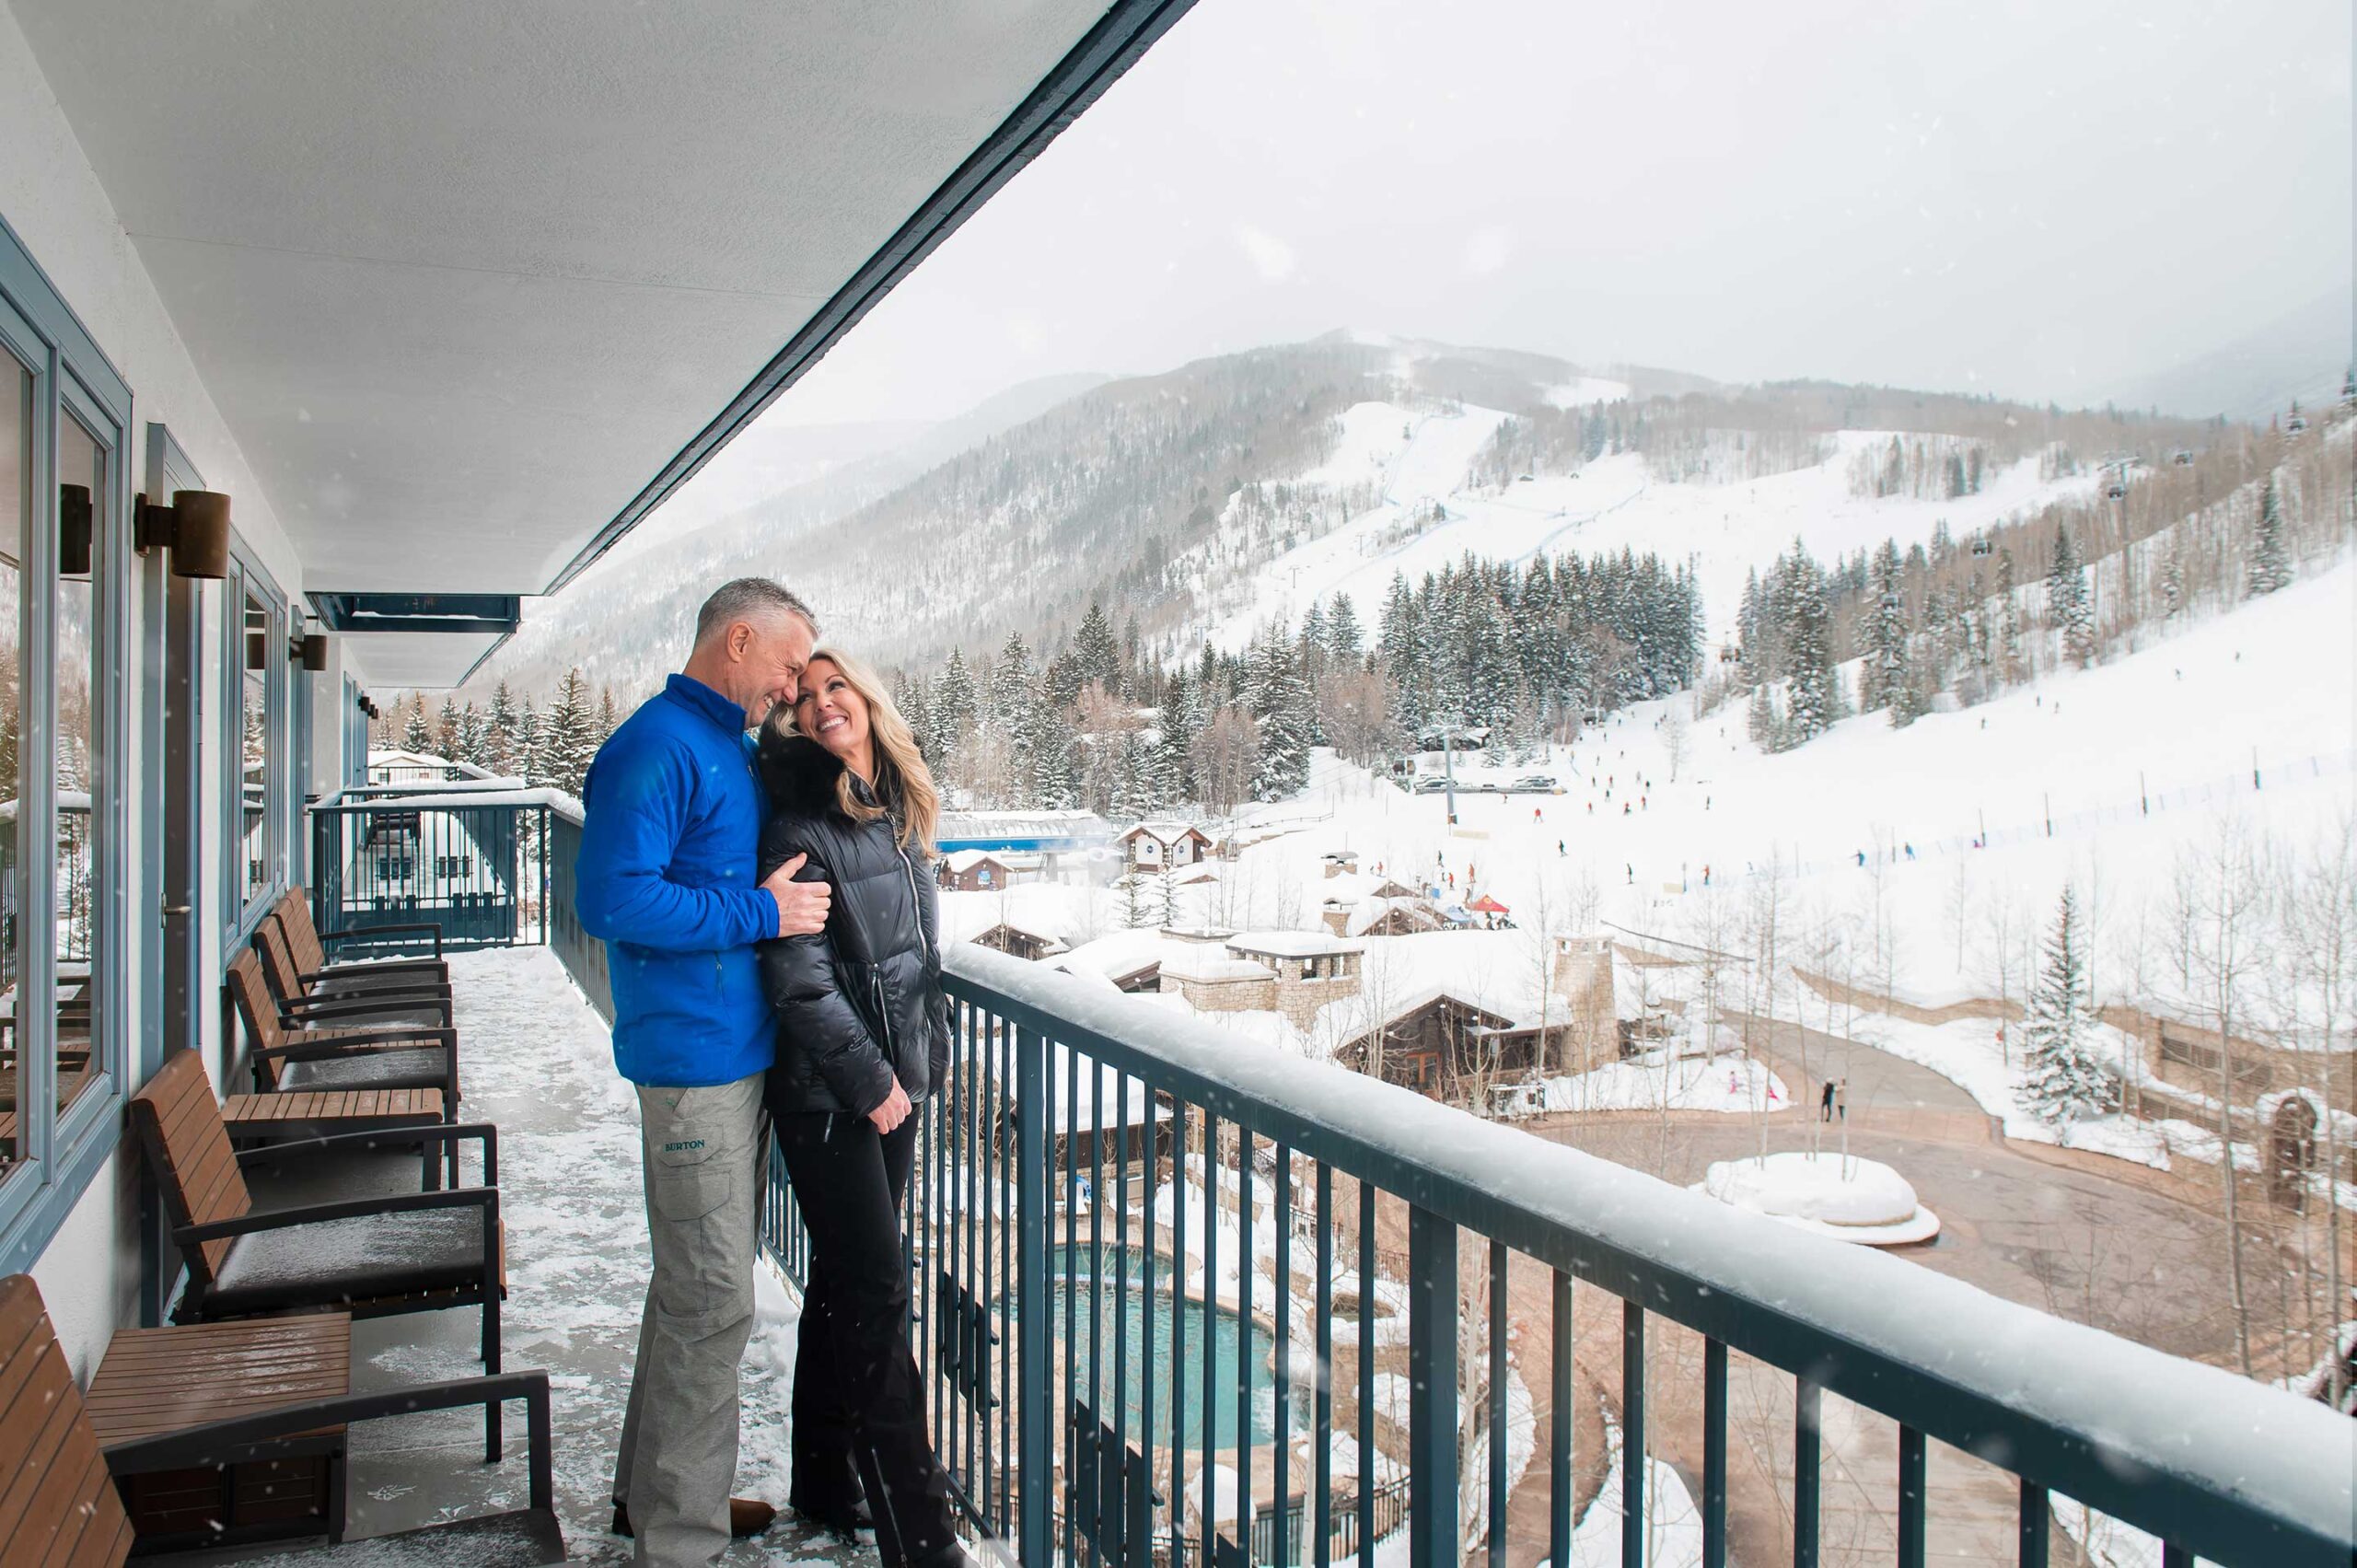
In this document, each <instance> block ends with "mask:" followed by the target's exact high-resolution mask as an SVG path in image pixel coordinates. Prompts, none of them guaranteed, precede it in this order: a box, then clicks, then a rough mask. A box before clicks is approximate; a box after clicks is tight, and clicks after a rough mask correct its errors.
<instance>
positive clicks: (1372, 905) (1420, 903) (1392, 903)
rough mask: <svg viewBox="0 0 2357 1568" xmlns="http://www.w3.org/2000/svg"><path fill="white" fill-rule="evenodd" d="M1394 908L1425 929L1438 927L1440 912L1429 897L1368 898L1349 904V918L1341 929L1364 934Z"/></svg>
mask: <svg viewBox="0 0 2357 1568" xmlns="http://www.w3.org/2000/svg"><path fill="white" fill-rule="evenodd" d="M1395 910H1396V911H1398V912H1399V913H1400V914H1401V915H1403V916H1404V917H1406V918H1407V919H1409V920H1411V921H1413V922H1414V923H1416V924H1417V925H1419V926H1421V927H1422V928H1423V929H1425V930H1428V931H1436V930H1438V929H1439V928H1440V923H1441V921H1440V912H1439V911H1438V910H1436V909H1434V908H1433V904H1432V900H1430V899H1422V898H1404V899H1383V898H1369V899H1361V900H1359V901H1358V902H1357V903H1355V904H1353V905H1352V906H1351V912H1350V918H1349V919H1348V920H1347V921H1345V922H1344V923H1343V927H1342V929H1343V930H1344V931H1345V932H1346V933H1348V934H1349V935H1353V936H1364V935H1366V934H1367V933H1368V932H1370V931H1372V930H1374V929H1375V928H1376V926H1378V925H1381V924H1382V923H1384V921H1385V920H1386V919H1387V918H1388V917H1389V916H1390V915H1391V913H1392V912H1393V911H1395Z"/></svg>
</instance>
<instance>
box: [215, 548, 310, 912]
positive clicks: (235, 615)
mask: <svg viewBox="0 0 2357 1568" xmlns="http://www.w3.org/2000/svg"><path fill="white" fill-rule="evenodd" d="M222 587H223V588H224V589H225V590H226V591H225V592H224V594H223V596H222V607H223V608H222V615H221V620H222V647H221V660H222V676H223V695H224V698H225V700H224V701H223V703H222V704H221V709H222V714H221V730H220V737H221V752H222V759H221V760H222V766H221V795H222V810H221V819H222V820H221V829H222V841H221V842H222V846H223V854H222V857H221V858H222V863H223V876H222V879H221V894H222V902H221V908H222V910H223V912H224V922H223V930H222V940H223V942H224V943H225V944H226V952H227V953H230V954H235V953H237V952H238V951H239V950H241V949H242V948H243V947H245V945H246V944H247V943H248V942H249V941H250V940H251V939H252V936H253V933H254V927H255V926H257V925H259V924H261V917H262V916H263V915H264V914H265V913H267V912H269V910H270V907H271V905H272V904H273V903H275V902H276V901H277V900H278V898H279V895H281V894H282V893H284V892H285V891H286V889H287V888H288V887H289V886H290V885H291V881H292V877H291V875H290V872H289V869H288V868H289V867H290V866H291V865H292V864H293V858H292V846H293V843H294V837H295V833H294V825H295V813H296V809H297V807H299V797H298V796H296V791H295V788H294V782H295V781H294V776H293V772H292V764H293V761H294V759H293V746H294V723H293V713H292V709H293V705H294V704H293V699H294V689H293V682H292V680H291V679H289V676H288V667H289V665H290V663H291V662H292V661H291V660H290V659H289V658H288V657H287V635H286V627H287V624H288V617H289V615H290V614H291V612H292V601H291V600H290V599H288V598H287V597H286V595H285V593H284V591H282V590H281V589H280V587H279V586H278V580H277V579H276V578H274V577H273V576H272V575H271V574H270V568H269V567H267V566H264V565H263V564H262V563H261V558H260V557H259V556H257V555H256V554H255V553H254V552H253V551H252V550H251V548H250V547H249V546H248V545H247V543H246V541H245V540H244V538H243V537H242V536H240V535H238V534H237V533H236V532H235V531H234V530H233V531H232V532H231V534H230V539H229V577H228V580H227V581H226V583H224V584H223V585H222ZM248 599H252V600H253V601H254V602H255V603H256V604H258V605H260V606H261V610H262V619H263V626H262V655H263V657H262V672H261V675H262V807H261V820H262V838H261V855H262V879H261V888H260V889H259V890H258V891H256V892H255V893H254V895H253V897H251V898H250V899H249V898H248V897H247V896H246V821H245V798H246V792H245V780H246V732H245V725H246V676H247V674H248V671H247V668H246V601H247V600H248Z"/></svg>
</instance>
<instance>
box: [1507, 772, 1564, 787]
mask: <svg viewBox="0 0 2357 1568" xmlns="http://www.w3.org/2000/svg"><path fill="white" fill-rule="evenodd" d="M1514 787H1515V788H1516V789H1553V788H1554V787H1555V776H1554V775H1553V774H1552V773H1525V774H1523V775H1522V777H1520V778H1518V779H1516V780H1515V781H1514Z"/></svg>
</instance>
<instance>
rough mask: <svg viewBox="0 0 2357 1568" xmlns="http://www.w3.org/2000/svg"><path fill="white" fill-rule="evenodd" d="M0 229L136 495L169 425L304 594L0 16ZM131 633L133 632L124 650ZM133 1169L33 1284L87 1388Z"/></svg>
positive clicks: (82, 1213)
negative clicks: (73, 352)
mask: <svg viewBox="0 0 2357 1568" xmlns="http://www.w3.org/2000/svg"><path fill="white" fill-rule="evenodd" d="M0 218H5V219H6V222H7V224H8V226H9V227H11V228H13V229H14V230H15V231H16V234H17V238H18V239H19V240H20V241H21V242H22V243H23V244H24V246H25V248H26V249H27V250H29V251H30V252H31V254H32V256H33V258H34V260H35V261H37V262H38V263H39V264H40V265H41V269H42V271H43V272H45V273H47V274H48V276H49V279H50V281H51V283H52V285H54V286H55V288H56V290H57V292H58V293H59V294H60V295H61V296H63V297H64V300H65V302H66V304H67V305H68V306H69V307H70V308H72V309H73V310H74V312H75V315H76V316H78V317H79V318H80V319H81V321H82V323H83V325H84V326H85V327H86V328H87V330H88V331H89V333H90V335H91V337H92V338H93V339H94V340H95V341H96V342H97V343H98V345H99V350H100V352H102V353H103V354H106V356H107V357H108V359H109V360H110V362H111V363H112V364H113V366H115V368H116V369H117V370H118V371H119V372H120V373H121V374H122V377H123V379H124V380H125V381H126V382H127V383H128V384H129V385H130V387H131V389H132V395H133V400H134V401H133V410H132V412H133V420H134V428H133V430H132V431H131V433H130V442H131V459H132V461H131V470H130V471H131V474H132V481H133V483H134V485H137V484H139V483H140V482H142V481H143V479H144V469H145V435H146V426H147V424H149V423H151V422H158V423H161V424H165V425H167V426H168V428H169V429H170V430H171V432H172V435H173V436H174V438H175V439H176V440H177V441H178V442H179V443H180V447H181V449H182V450H184V451H185V452H186V453H187V454H188V456H189V457H190V459H192V461H193V462H194V463H195V464H196V466H197V468H198V470H199V471H201V472H202V473H203V476H204V482H205V483H206V485H207V486H208V487H209V488H212V489H215V490H220V491H226V492H227V493H228V494H229V495H230V496H231V497H232V502H231V506H232V516H233V517H234V518H235V522H236V526H237V529H238V534H239V535H240V536H241V537H242V538H243V539H244V540H245V541H246V543H247V545H248V546H249V547H250V549H251V550H252V551H253V552H255V553H256V554H257V555H258V556H260V557H261V560H262V561H263V562H264V563H265V564H266V565H267V566H268V568H269V570H270V571H271V573H272V574H273V575H274V576H275V577H276V578H277V579H278V582H279V585H280V587H283V588H284V589H285V590H286V591H287V592H289V593H299V592H300V591H301V589H302V587H303V584H302V574H301V571H300V567H299V563H297V561H296V557H295V553H294V551H293V549H292V547H291V546H290V544H289V543H288V540H287V538H286V535H285V532H284V529H283V528H281V527H280V524H279V519H278V517H277V516H276V514H275V513H274V512H273V509H272V506H271V503H270V497H269V496H268V495H266V494H264V493H263V491H262V489H261V485H260V483H259V482H257V481H256V480H255V478H254V476H253V473H252V470H251V469H250V467H249V465H248V463H247V461H246V459H245V455H244V454H243V453H242V452H241V451H239V450H238V444H237V442H236V440H235V439H234V438H233V437H232V436H230V434H229V431H228V428H227V426H226V424H224V423H223V421H222V418H221V415H220V412H219V411H218V410H217V409H216V408H215V404H214V401H213V399H212V397H211V396H210V394H209V393H208V392H207V391H206V389H205V387H204V384H203V380H202V379H201V378H200V377H199V376H198V374H197V370H196V366H194V364H193V363H192V361H191V360H190V358H189V354H188V352H187V349H186V347H185V345H184V344H183V343H181V340H180V333H179V332H178V331H176V330H175V328H174V327H173V324H172V321H171V319H170V318H169V317H168V315H167V314H166V312H165V309H164V307H163V303H162V301H161V299H160V298H159V297H158V296H157V292H156V289H155V286H154V285H153V283H152V282H151V281H150V279H149V277H148V274H147V272H146V270H145V267H144V266H142V264H141V262H140V260H139V256H138V253H137V251H136V250H134V248H133V245H132V242H131V239H130V238H129V237H128V236H127V235H125V234H124V232H123V230H122V225H121V223H120V222H119V221H118V220H117V218H116V215H115V212H114V209H113V206H112V204H111V203H110V202H109V201H108V199H107V194H106V192H105V191H104V189H103V188H102V187H101V186H100V185H99V180H98V177H97V175H96V174H95V173H94V172H93V171H92V169H91V168H90V165H89V162H88V160H87V158H86V157H84V156H83V152H82V149H81V145H80V144H79V142H78V141H77V140H76V139H75V134H74V132H73V128H72V127H71V126H70V125H69V124H68V123H67V122H66V121H65V118H64V114H63V112H62V111H61V110H60V109H59V107H58V103H57V100H56V98H55V96H54V95H53V94H52V92H51V90H50V87H49V84H48V83H47V81H46V80H45V79H44V78H43V77H42V75H41V69H40V66H39V64H38V62H37V61H36V60H35V59H34V58H33V55H32V52H31V51H30V49H29V46H28V45H27V43H26V41H25V37H24V34H23V33H22V31H21V30H20V29H18V27H17V22H16V19H15V17H13V16H12V15H11V14H10V13H9V11H8V10H7V9H6V6H5V5H0ZM204 598H205V599H206V601H207V603H206V606H205V611H206V636H205V640H204V646H205V681H206V685H205V701H206V703H207V704H208V710H207V711H208V713H214V714H217V713H218V712H219V711H220V709H219V707H218V705H217V704H218V703H220V701H221V697H222V693H223V691H224V688H223V684H222V683H223V681H224V680H225V679H226V678H227V677H228V676H229V675H230V674H231V673H232V672H230V671H227V670H225V669H224V668H222V660H221V657H220V653H219V649H220V647H221V641H222V638H221V620H220V617H221V616H222V615H223V613H224V606H223V604H222V598H223V592H222V589H221V588H220V587H215V586H211V585H208V586H207V587H206V588H205V590H204ZM135 614H136V609H135V607H134V615H135ZM138 635H139V629H138V628H137V627H136V626H134V628H133V638H134V643H133V645H134V647H135V646H137V641H136V639H137V637H138ZM138 684H139V683H138V682H137V681H135V680H134V682H133V686H134V698H133V700H134V714H133V715H132V726H131V732H132V736H133V744H134V748H136V747H137V745H138V744H139V738H140V735H141V733H142V730H141V721H140V715H139V714H138V712H137V711H136V705H137V704H138V703H140V702H142V701H143V700H145V699H146V698H147V697H148V696H149V695H151V694H149V693H144V692H141V691H138V690H137V688H138ZM330 743H331V744H332V737H331V738H330ZM220 746H221V737H220V735H219V731H218V726H217V725H216V724H215V723H213V722H210V721H208V722H207V724H206V726H205V733H204V747H205V759H204V767H203V778H204V780H205V786H204V787H205V795H206V798H205V800H204V801H203V813H204V814H203V817H202V818H201V819H200V820H201V825H202V826H201V830H202V832H203V844H204V859H205V864H204V876H203V899H204V901H205V905H206V907H203V908H202V909H201V910H200V912H199V914H198V919H199V921H200V923H201V929H203V932H204V933H205V948H206V950H205V953H204V965H205V967H204V969H203V970H202V971H201V972H203V973H208V974H209V973H217V972H218V967H219V960H220V957H221V951H220V949H221V935H220V933H221V930H222V925H223V921H224V918H225V917H224V914H223V912H222V910H221V908H220V902H221V899H222V893H221V889H222V886H223V881H224V876H225V873H224V870H223V865H222V856H223V854H225V853H227V851H226V846H224V845H222V844H221V843H220V842H218V841H219V837H220V834H219V831H218V828H217V824H218V823H219V822H220V821H221V811H222V807H223V800H222V796H221V789H222V785H221V782H220V781H221V778H222V775H223V768H222V767H221V765H220V761H221V759H220V756H219V748H220ZM159 765H160V759H154V760H150V759H144V758H141V757H138V756H136V755H134V757H133V758H132V759H131V760H130V768H129V772H128V777H129V778H130V779H131V780H132V781H133V788H134V818H136V816H137V815H138V814H139V813H141V812H144V811H147V810H156V809H160V808H161V807H160V803H159V802H157V800H156V799H155V798H154V796H153V790H154V787H155V786H154V785H153V784H152V782H149V781H152V780H153V779H154V778H155V777H156V774H157V767H158V766H159ZM157 869H158V868H155V867H148V866H144V865H135V866H134V872H133V876H132V877H131V879H130V885H129V888H128V889H127V893H128V896H129V898H130V900H131V905H132V908H133V910H134V914H135V912H141V911H145V910H150V909H153V908H155V907H156V906H157V887H158V884H157V880H156V877H157ZM134 927H135V928H136V929H138V930H139V932H140V935H141V936H142V939H146V938H147V936H148V934H149V932H150V930H151V929H152V927H151V925H150V924H149V923H142V922H139V921H137V920H136V919H135V918H134ZM136 972H137V970H134V974H136ZM198 1011H199V1015H200V1016H201V1018H202V1019H203V1028H204V1031H205V1051H204V1054H205V1058H206V1062H207V1063H208V1065H209V1066H211V1068H212V1069H213V1074H214V1078H215V1084H216V1086H221V1087H229V1086H228V1085H226V1083H224V1081H223V1077H224V1062H225V1057H226V1052H225V1051H224V1050H223V1049H222V1042H221V1041H220V1040H219V1039H218V1033H219V1031H218V1011H217V1009H216V1008H215V1007H214V1006H212V1005H209V1004H205V1005H200V1006H199V1009H198ZM139 1167H140V1160H139V1156H138V1155H137V1153H136V1150H135V1147H134V1145H133V1144H131V1143H130V1142H129V1141H128V1140H127V1139H126V1141H125V1143H124V1144H122V1147H121V1148H119V1149H118V1150H117V1152H116V1154H115V1156H113V1158H112V1159H110V1161H109V1162H108V1163H107V1165H106V1166H105V1167H104V1168H102V1169H101V1170H100V1171H99V1175H98V1177H97V1179H95V1180H94V1181H93V1182H92V1183H91V1184H90V1186H89V1187H88V1189H87V1191H85V1192H84V1193H83V1195H82V1197H81V1199H80V1201H79V1202H77V1203H76V1204H75V1208H74V1210H73V1212H72V1213H71V1214H70V1215H69V1216H68V1217H67V1219H66V1220H65V1222H64V1225H63V1226H62V1227H61V1228H60V1229H59V1231H58V1233H57V1235H56V1237H54V1239H52V1242H51V1243H50V1245H49V1247H48V1248H47V1249H46V1250H45V1251H44V1253H43V1254H42V1256H41V1260H39V1262H38V1263H37V1264H36V1265H35V1267H34V1270H33V1274H34V1278H35V1280H36V1281H37V1282H38V1283H40V1285H41V1294H42V1296H43V1298H44V1299H45V1300H46V1301H47V1303H48V1306H49V1310H50V1314H51V1316H52V1318H53V1320H54V1321H55V1322H56V1324H57V1328H58V1332H59V1334H60V1336H61V1338H62V1339H63V1340H64V1343H65V1346H66V1349H67V1352H68V1353H69V1354H70V1355H71V1356H72V1358H73V1362H74V1365H75V1371H76V1372H77V1374H79V1375H81V1376H84V1377H86V1378H87V1376H88V1374H89V1373H90V1371H91V1370H92V1369H93V1368H95V1366H96V1365H97V1363H98V1357H99V1354H100V1353H103V1351H104V1349H105V1346H106V1342H107V1340H108V1338H109V1336H110V1335H111V1334H112V1332H113V1331H114V1330H116V1329H117V1328H119V1327H122V1325H123V1324H125V1323H126V1322H129V1321H132V1320H134V1315H135V1310H136V1306H135V1303H136V1294H137V1291H138V1285H139V1264H138V1257H137V1216H138V1191H139V1189H138V1183H139V1181H140V1180H141V1179H142V1175H141V1172H140V1169H139Z"/></svg>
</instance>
